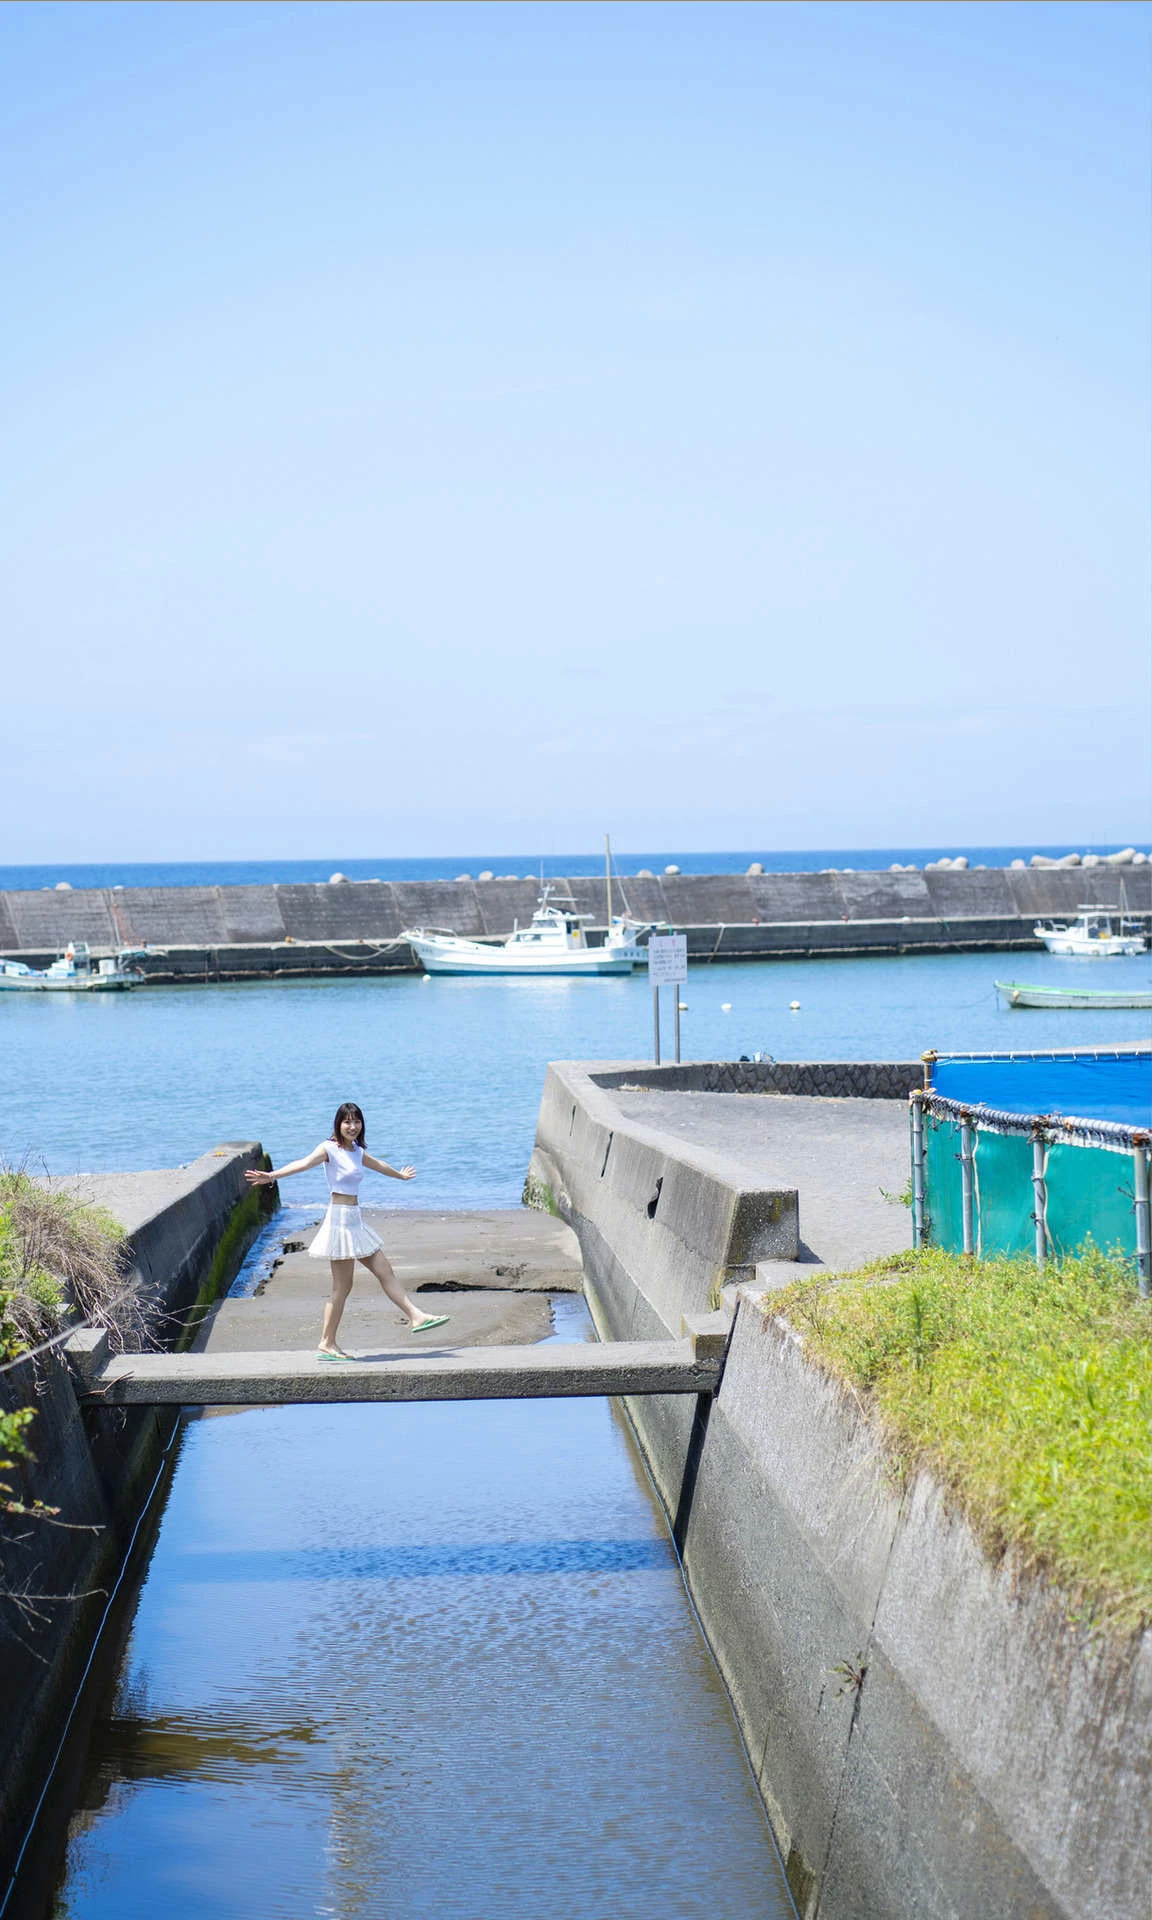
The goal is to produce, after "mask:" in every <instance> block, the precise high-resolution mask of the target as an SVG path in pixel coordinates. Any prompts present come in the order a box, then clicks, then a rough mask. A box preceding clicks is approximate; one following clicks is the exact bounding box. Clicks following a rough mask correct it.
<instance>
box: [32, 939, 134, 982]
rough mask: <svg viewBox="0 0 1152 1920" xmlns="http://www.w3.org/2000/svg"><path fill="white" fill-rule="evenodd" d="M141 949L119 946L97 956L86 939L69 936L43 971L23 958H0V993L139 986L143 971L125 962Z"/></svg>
mask: <svg viewBox="0 0 1152 1920" xmlns="http://www.w3.org/2000/svg"><path fill="white" fill-rule="evenodd" d="M140 951H141V949H140V948H137V947H121V948H120V950H119V952H118V953H115V954H111V955H108V956H106V957H105V958H103V959H100V960H97V959H96V958H95V956H94V955H93V954H92V952H91V951H90V949H89V947H88V943H87V941H86V940H71V941H69V943H68V945H67V946H66V947H65V949H64V951H63V953H61V954H58V955H57V957H56V959H55V960H53V962H52V965H51V966H50V967H47V968H45V969H44V970H43V971H39V970H37V969H36V968H35V967H29V966H26V965H25V963H24V962H23V960H0V993H123V992H124V991H125V989H126V988H128V987H137V986H139V984H140V982H141V980H142V979H143V978H144V976H143V974H142V973H139V972H137V971H136V970H135V969H134V968H132V967H128V966H126V965H125V961H127V960H130V959H133V958H135V957H137V956H138V955H139V953H140Z"/></svg>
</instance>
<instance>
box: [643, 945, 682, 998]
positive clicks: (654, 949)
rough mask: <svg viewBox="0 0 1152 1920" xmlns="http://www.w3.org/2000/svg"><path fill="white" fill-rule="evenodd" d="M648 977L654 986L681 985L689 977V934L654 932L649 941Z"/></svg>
mask: <svg viewBox="0 0 1152 1920" xmlns="http://www.w3.org/2000/svg"><path fill="white" fill-rule="evenodd" d="M648 978H649V980H651V982H652V985H653V986H654V987H679V986H682V985H683V983H684V981H685V980H687V978H688V935H687V934H686V933H654V934H653V935H652V938H651V939H650V940H649V942H648Z"/></svg>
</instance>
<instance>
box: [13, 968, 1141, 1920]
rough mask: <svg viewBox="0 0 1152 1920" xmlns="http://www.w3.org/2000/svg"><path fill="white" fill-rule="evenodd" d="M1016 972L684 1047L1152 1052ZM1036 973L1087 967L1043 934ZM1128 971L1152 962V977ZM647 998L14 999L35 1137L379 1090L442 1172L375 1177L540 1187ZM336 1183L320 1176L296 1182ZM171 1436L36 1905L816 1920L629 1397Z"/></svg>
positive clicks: (865, 987)
mask: <svg viewBox="0 0 1152 1920" xmlns="http://www.w3.org/2000/svg"><path fill="white" fill-rule="evenodd" d="M1005 964H1006V960H1005V958H1004V957H1000V956H988V955H940V956H905V957H901V958H876V959H866V960H859V959H853V960H827V961H806V962H803V961H797V962H779V963H774V964H768V965H756V964H745V965H717V966H696V967H693V968H692V970H691V973H690V978H689V981H688V985H687V987H686V988H684V989H682V996H683V999H684V1001H685V1003H686V1006H687V1011H686V1012H685V1013H684V1015H683V1030H684V1051H685V1055H686V1057H696V1058H725V1057H727V1058H732V1057H737V1056H739V1055H740V1054H741V1053H746V1054H749V1055H751V1054H753V1053H755V1052H757V1051H759V1052H762V1053H771V1054H774V1055H775V1056H776V1057H778V1058H841V1059H851V1058H857V1059H867V1058H881V1059H884V1058H904V1059H915V1058H916V1056H917V1055H918V1054H919V1053H920V1052H921V1051H922V1050H923V1049H924V1048H925V1047H928V1046H935V1047H937V1048H938V1049H941V1050H946V1049H976V1048H987V1047H1001V1048H1008V1047H1016V1048H1024V1047H1051V1046H1069V1045H1074V1044H1099V1045H1112V1044H1114V1043H1115V1042H1116V1041H1117V1040H1124V1039H1143V1038H1145V1037H1146V1035H1147V1029H1148V1020H1147V1016H1146V1015H1142V1014H1139V1013H1133V1014H1118V1015H1115V1016H1109V1017H1108V1018H1107V1019H1105V1020H1102V1019H1101V1018H1100V1017H1099V1016H1092V1015H1089V1014H1081V1013H1060V1012H1055V1013H1047V1012H1045V1013H1027V1014H1020V1013H1009V1012H1007V1011H1005V1010H1004V1009H1002V1008H1001V1007H1000V1006H999V1004H998V1002H997V1000H996V997H995V995H994V993H993V989H992V980H993V978H994V977H995V975H996V974H997V973H998V972H1000V973H1002V972H1003V971H1004V968H1005ZM1012 964H1013V966H1014V967H1018V966H1019V961H1018V958H1017V957H1016V956H1013V958H1012ZM1027 968H1028V975H1027V977H1028V978H1030V979H1032V978H1035V979H1048V978H1066V977H1067V974H1068V963H1060V962H1056V961H1052V960H1050V959H1048V958H1047V956H1044V955H1039V956H1030V957H1029V959H1028V962H1027ZM1100 971H1102V972H1106V973H1107V977H1108V982H1109V984H1117V985H1119V984H1121V983H1122V982H1123V983H1127V982H1129V981H1130V980H1135V979H1137V977H1138V978H1139V981H1140V983H1144V982H1145V981H1146V980H1147V977H1148V973H1149V967H1148V963H1147V961H1145V960H1140V961H1134V962H1115V963H1109V964H1108V965H1107V967H1105V968H1103V969H1101V970H1100ZM793 1000H797V1001H799V1003H800V1005H799V1008H798V1010H795V1011H794V1010H793V1009H792V1008H791V1007H790V1002H791V1001H793ZM650 1018H651V991H650V988H649V986H648V983H647V980H646V979H645V978H644V977H643V976H642V975H640V976H636V977H634V978H633V979H631V980H629V979H600V980H579V979H554V980H516V979H494V980H467V979H445V978H441V979H436V980H426V979H423V978H421V977H420V976H415V975H403V976H398V977H393V978H386V979H378V980H336V981H314V982H313V981H310V982H298V983H253V984H251V985H243V986H204V987H180V988H163V989H161V988H156V989H141V990H139V991H138V992H135V993H132V994H128V995H124V996H109V997H108V998H107V999H104V998H100V997H81V996H76V997H72V996H59V997H55V996H27V997H23V996H12V997H11V998H10V999H9V1000H8V1001H7V1002H5V1003H4V1004H3V1005H2V1006H0V1048H2V1052H3V1060H4V1072H3V1074H2V1075H0V1151H2V1152H3V1154H4V1156H5V1158H6V1159H7V1160H9V1161H10V1162H11V1161H14V1160H15V1161H20V1160H25V1161H26V1162H27V1163H28V1164H30V1165H32V1166H33V1167H34V1168H37V1169H38V1168H40V1167H47V1169H48V1170H50V1171H53V1172H64V1171H73V1170H78V1169H90V1170H93V1171H104V1170H112V1169H119V1168H138V1167H148V1166H165V1165H173V1164H177V1163H180V1162H183V1161H186V1160H188V1159H191V1158H192V1157H193V1156H194V1155H196V1154H198V1153H200V1152H202V1151H204V1150H205V1149H206V1148H208V1147H211V1146H212V1145H214V1144H217V1143H218V1142H220V1141H222V1140H227V1139H251V1138H260V1139H261V1140H263V1141H264V1143H265V1145H266V1147H267V1148H268V1149H269V1151H270V1152H271V1153H272V1154H273V1156H274V1157H275V1159H276V1160H277V1161H281V1162H282V1161H283V1160H285V1159H288V1158H290V1157H294V1156H296V1155H298V1154H302V1153H304V1152H306V1151H307V1150H308V1149H309V1148H311V1147H312V1146H313V1145H314V1144H315V1142H316V1141H317V1140H319V1139H320V1138H321V1137H322V1136H323V1135H325V1134H326V1133H327V1131H328V1129H329V1127H330V1124H331V1117H332V1112H333V1110H334V1107H335V1105H336V1103H337V1102H338V1101H339V1100H342V1099H345V1098H352V1099H356V1100H358V1101H359V1102H360V1104H361V1105H362V1106H363V1107H364V1109H365V1112H366V1116H367V1123H368V1141H369V1147H370V1150H372V1151H374V1152H376V1153H377V1154H380V1155H382V1156H384V1157H385V1158H388V1159H390V1160H392V1161H393V1162H394V1163H399V1162H401V1161H407V1160H412V1161H415V1162H416V1164H417V1167H418V1179H417V1180H416V1181H414V1182H412V1183H411V1185H409V1186H404V1187H399V1186H393V1185H392V1184H391V1183H387V1184H386V1185H385V1184H384V1183H381V1184H380V1185H379V1186H377V1188H376V1189H375V1190H374V1192H373V1194H372V1195H371V1198H372V1199H373V1200H376V1201H388V1202H393V1203H396V1204H402V1205H413V1206H452V1207H467V1206H477V1205H483V1206H500V1205H515V1204H516V1202H517V1200H518V1198H519V1193H520V1187H521V1183H522V1180H523V1176H524V1172H525V1168H526V1165H527V1161H528V1156H529V1152H530V1149H531V1144H532V1136H533V1128H534V1120H535V1112H536V1106H537V1102H538V1100H539V1095H540V1089H541V1083H542V1077H543V1071H544V1065H545V1063H546V1062H547V1060H549V1059H550V1058H585V1059H586V1058H589V1057H596V1058H605V1059H616V1060H620V1059H630V1058H631V1059H636V1058H642V1057H644V1055H645V1053H646V1051H647V1049H648V1046H649V1041H650ZM321 1191H322V1187H321V1185H320V1182H319V1180H318V1179H317V1178H316V1176H315V1175H312V1176H307V1177H305V1178H303V1179H300V1180H298V1181H295V1182H293V1183H292V1184H291V1185H289V1186H286V1188H285V1198H286V1199H290V1200H293V1201H308V1200H314V1199H318V1198H319V1197H320V1194H321ZM322 1284H323V1281H322V1279H318V1290H319V1288H320V1287H321V1286H322ZM554 1313H555V1316H556V1333H557V1335H558V1336H560V1337H564V1338H568V1339H572V1338H580V1337H589V1335H590V1328H589V1325H588V1322H587V1317H586V1314H585V1310H584V1308H583V1305H582V1303H580V1302H576V1301H571V1300H568V1301H565V1300H562V1299H561V1300H558V1301H557V1302H556V1304H555V1308H554ZM176 1448H177V1454H176V1460H175V1467H174V1471H173V1472H172V1474H171V1478H170V1484H169V1485H168V1488H167V1493H166V1500H165V1504H164V1510H163V1515H162V1518H161V1519H160V1522H159V1526H158V1531H157V1532H156V1537H155V1544H154V1547H153V1549H152V1551H151V1558H150V1561H149V1564H148V1569H147V1575H146V1578H145V1581H144V1584H143V1587H142V1589H141V1592H140V1595H139V1599H138V1602H137V1604H136V1606H135V1611H134V1614H133V1616H132V1619H131V1625H130V1631H129V1632H128V1633H127V1635H126V1638H125V1641H124V1645H123V1650H122V1653H121V1654H120V1655H119V1656H118V1658H117V1661H116V1662H115V1664H114V1666H113V1667H112V1669H111V1670H110V1671H108V1672H107V1673H106V1674H105V1675H104V1676H103V1678H102V1680H101V1681H100V1682H99V1685H100V1686H101V1687H102V1688H103V1693H102V1695H101V1698H100V1699H99V1700H98V1701H97V1703H96V1704H97V1711H96V1714H95V1718H94V1721H93V1725H92V1733H91V1737H90V1740H88V1744H87V1749H86V1753H84V1754H81V1755H80V1756H79V1757H78V1759H76V1763H75V1769H76V1770H75V1773H74V1775H73V1776H72V1777H73V1778H74V1779H75V1780H78V1781H79V1783H80V1784H79V1787H78V1789H77V1790H76V1793H75V1797H74V1800H73V1803H72V1804H71V1805H70V1806H65V1807H60V1806H56V1807H55V1809H54V1812H53V1811H52V1810H51V1808H50V1810H49V1812H48V1813H46V1815H45V1820H44V1823H43V1829H42V1832H41V1833H40V1835H39V1837H38V1839H37V1841H36V1843H35V1844H34V1845H33V1846H32V1847H31V1848H30V1850H29V1855H28V1877H27V1878H26V1880H25V1882H24V1884H23V1887H22V1889H21V1890H20V1891H19V1892H18V1894H17V1897H16V1904H15V1905H12V1906H10V1908H9V1916H10V1915H11V1914H12V1913H15V1912H18V1913H20V1914H21V1916H22V1920H23V1916H24V1915H27V1916H28V1917H29V1920H47V1917H48V1916H49V1915H54V1916H61V1917H63V1916H67V1920H112V1917H113V1916H115V1920H136V1916H140V1917H141V1920H143V1916H145V1915H147V1916H152V1915H154V1914H156V1913H157V1912H163V1913H164V1914H165V1915H166V1916H167V1920H208V1917H209V1916H211V1920H217V1917H219V1920H224V1916H229V1917H230V1916H233V1915H235V1916H239V1915H246V1916H249V1915H255V1916H259V1917H260V1920H281V1916H282V1917H283V1920H297V1917H298V1916H300V1915H308V1914H315V1915H331V1916H335V1917H336V1920H351V1916H359V1915H365V1916H369V1915H371V1916H382V1917H383V1920H391V1916H393V1915H396V1916H399V1915H405V1916H408V1915H415V1916H424V1915H437V1916H438V1915H445V1916H461V1920H465V1917H467V1920H504V1917H505V1916H512V1915H515V1916H517V1920H535V1916H541V1917H543V1916H544V1915H548V1916H563V1917H564V1920H568V1917H569V1916H570V1917H571V1920H586V1917H588V1916H609V1915H612V1916H615V1915H617V1914H620V1913H626V1914H630V1915H635V1916H642V1917H643V1916H649V1915H650V1916H653V1920H655V1916H657V1915H660V1916H664V1915H673V1916H679V1915H683V1916H697V1915H698V1916H701V1917H702V1920H703V1916H708V1920H722V1917H724V1916H728V1915H731V1916H733V1920H735V1916H737V1915H740V1916H759V1915H764V1916H786V1915H788V1914H789V1913H790V1912H791V1907H790V1903H789V1899H788V1894H787V1890H786V1887H785V1885H784V1882H783V1877H782V1873H781V1869H780V1864H779V1861H778V1858H777V1856H776V1853H775V1850H774V1847H773V1844H772V1840H771V1836H770V1834H769V1832H768V1829H767V1826H766V1824H765V1821H764V1817H763V1812H762V1809H761V1806H760V1802H759V1799H758V1797H757V1794H756V1790H755V1785H754V1781H753V1777H752V1772H751V1769H750V1767H749V1765H748V1762H747V1759H746V1756H745V1754H744V1752H743V1749H742V1747H741V1745H740V1741H739V1737H738V1734H737V1731H736V1728H735V1724H734V1722H733V1719H732V1716H731V1712H730V1709H729V1707H728V1703H727V1701H726V1698H725V1696H724V1693H723V1689H722V1688H721V1686H720V1684H719V1681H718V1679H717V1676H716V1673H715V1671H714V1668H713V1665H712V1662H711V1658H710V1655H709V1653H708V1649H707V1647H706V1645H705V1643H704V1641H703V1639H702V1637H701V1635H700V1632H699V1629H698V1626H697V1623H696V1621H695V1618H694V1616H693V1613H692V1611H691V1607H690V1605H689V1603H688V1600H687V1598H686V1596H685V1593H684V1590H683V1586H682V1584H681V1580H680V1575H679V1569H678V1566H677V1562H676V1558H675V1554H674V1552H673V1549H672V1546H671V1543H670V1541H669V1538H668V1533H667V1528H666V1524H665V1520H664V1516H663V1515H662V1513H661V1512H660V1510H659V1508H658V1506H657V1504H656V1502H655V1499H654V1496H653V1494H652V1492H651V1489H650V1487H649V1485H648V1482H647V1479H646V1476H645V1474H644V1470H643V1466H642V1463H641V1462H640V1460H639V1459H638V1457H637V1455H636V1452H635V1449H634V1447H633V1444H632V1442H631V1438H630V1434H629V1431H628V1429H627V1427H626V1426H625V1424H624V1423H623V1421H622V1419H621V1417H620V1416H619V1414H618V1413H616V1412H615V1411H614V1410H613V1409H612V1408H611V1407H610V1406H609V1405H608V1404H607V1403H605V1402H599V1401H588V1402H580V1401H561V1402H531V1403H524V1404H501V1403H484V1404H474V1405H468V1404H462V1405H453V1404H448V1405H426V1406H419V1405H418V1406H335V1407H287V1408H278V1409H263V1410H249V1411H244V1412H241V1413H238V1414H231V1415H220V1416H216V1417H207V1418H201V1419H193V1420H190V1421H189V1422H188V1423H187V1424H186V1425H185V1426H184V1428H183V1429H182V1432H181V1435H180V1437H179V1439H178V1441H177V1443H176ZM53 1888H54V1889H55V1890H54V1891H53ZM20 1901H23V1902H24V1904H23V1905H21V1904H20Z"/></svg>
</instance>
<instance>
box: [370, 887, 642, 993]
mask: <svg viewBox="0 0 1152 1920" xmlns="http://www.w3.org/2000/svg"><path fill="white" fill-rule="evenodd" d="M551 892H552V889H551V887H548V886H545V887H544V888H543V889H542V891H541V894H540V901H539V904H538V906H537V908H536V911H535V913H534V914H533V915H532V920H531V923H530V925H528V926H526V927H518V928H516V929H515V930H514V931H513V932H512V933H510V934H509V935H508V936H507V938H506V939H504V940H492V941H487V940H469V939H466V938H465V936H464V935H463V934H459V933H449V932H444V931H441V930H440V929H439V928H436V927H410V928H409V929H408V930H407V931H406V932H404V933H403V934H401V936H400V937H401V939H402V940H407V942H408V944H409V946H410V947H411V948H412V951H413V953H415V954H417V955H418V956H419V958H420V960H421V961H422V962H423V965H424V967H425V968H426V970H427V971H428V972H429V973H471V974H478V973H483V974H508V973H519V974H532V975H538V974H555V973H568V974H581V973H590V974H604V973H631V971H632V969H633V967H642V966H646V965H647V964H648V954H647V952H646V950H645V948H644V947H642V946H641V945H640V944H639V940H638V936H639V935H640V934H641V933H644V932H647V931H648V928H647V927H646V926H645V925H642V924H641V923H640V922H638V921H635V920H631V919H629V917H628V915H627V914H616V915H613V917H612V920H611V923H610V925H609V928H608V933H607V937H606V938H605V941H604V944H603V946H600V947H590V946H589V945H588V939H587V935H586V934H585V932H584V922H585V920H587V919H590V918H591V915H589V914H582V913H576V912H575V911H572V910H569V909H568V908H567V907H554V906H550V905H549V895H550V893H551Z"/></svg>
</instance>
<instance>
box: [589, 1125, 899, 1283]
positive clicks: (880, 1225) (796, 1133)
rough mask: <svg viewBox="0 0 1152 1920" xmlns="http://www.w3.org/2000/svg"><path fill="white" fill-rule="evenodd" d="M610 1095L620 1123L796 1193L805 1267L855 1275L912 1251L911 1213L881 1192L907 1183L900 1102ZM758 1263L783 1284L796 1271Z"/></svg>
mask: <svg viewBox="0 0 1152 1920" xmlns="http://www.w3.org/2000/svg"><path fill="white" fill-rule="evenodd" d="M609 1097H610V1099H611V1100H612V1102H613V1104H614V1105H616V1106H617V1107H619V1109H620V1111H621V1113H622V1114H623V1115H624V1117H625V1118H626V1119H629V1120H633V1121H636V1122H638V1123H640V1124H641V1125H642V1126H646V1127H652V1128H654V1129H656V1130H657V1131H658V1132H662V1133H668V1134H671V1135H673V1136H674V1137H675V1138H676V1139H677V1140H685V1141H691V1142H692V1143H693V1144H694V1145H696V1146H700V1147H705V1148H707V1149H708V1151H709V1152H711V1153H719V1154H723V1155H724V1157H725V1158H726V1159H728V1160H729V1161H731V1162H732V1164H733V1166H734V1167H737V1168H739V1170H740V1177H741V1179H742V1181H743V1182H744V1183H746V1184H747V1185H750V1186H765V1187H795V1188H796V1190H797V1192H798V1193H799V1196H800V1237H801V1241H802V1243H803V1251H802V1254H801V1259H802V1260H803V1261H805V1262H813V1261H815V1262H818V1263H820V1264H823V1265H825V1266H832V1267H841V1268H844V1267H854V1266H859V1265H860V1264H861V1262H862V1261H864V1260H870V1259H874V1258H875V1257H876V1256H877V1255H878V1254H884V1253H896V1252H898V1251H899V1250H900V1249H901V1248H903V1247H907V1246H910V1245H911V1242H912V1229H911V1216H910V1213H909V1210H908V1208H907V1207H903V1206H893V1205H892V1204H891V1202H889V1201H887V1200H885V1199H884V1197H883V1194H882V1193H881V1188H886V1189H887V1190H888V1192H889V1193H899V1192H900V1191H901V1189H902V1188H903V1187H904V1185H905V1183H906V1181H907V1179H908V1175H909V1170H910V1169H909V1157H908V1108H907V1105H906V1103H905V1102H904V1101H902V1100H816V1099H808V1098H801V1097H797V1096H793V1095H789V1094H748V1093H742V1094H730V1093H649V1092H643V1093H625V1092H622V1091H621V1090H619V1089H613V1090H612V1092H611V1094H610V1095H609ZM762 1264H764V1265H765V1266H767V1265H771V1266H772V1269H773V1274H772V1277H775V1276H776V1273H777V1270H779V1273H780V1274H781V1275H783V1276H784V1277H785V1278H787V1277H788V1276H789V1269H790V1268H791V1265H792V1263H790V1262H786V1261H779V1262H771V1263H768V1262H765V1263H762ZM792 1271H793V1272H794V1269H792ZM763 1277H768V1276H766V1275H765V1276H763Z"/></svg>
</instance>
